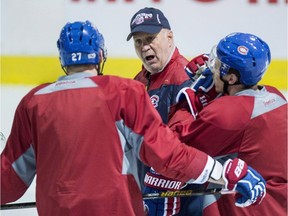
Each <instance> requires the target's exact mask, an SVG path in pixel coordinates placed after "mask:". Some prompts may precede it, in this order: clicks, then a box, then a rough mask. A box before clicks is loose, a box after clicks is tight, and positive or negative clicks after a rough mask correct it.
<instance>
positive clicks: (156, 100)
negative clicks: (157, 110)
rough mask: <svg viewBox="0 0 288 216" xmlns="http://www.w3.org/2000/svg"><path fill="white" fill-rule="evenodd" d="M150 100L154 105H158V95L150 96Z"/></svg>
mask: <svg viewBox="0 0 288 216" xmlns="http://www.w3.org/2000/svg"><path fill="white" fill-rule="evenodd" d="M150 99H151V102H152V104H153V106H154V107H158V103H159V96H158V95H152V96H151V97H150Z"/></svg>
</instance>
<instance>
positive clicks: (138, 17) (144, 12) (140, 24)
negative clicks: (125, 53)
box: [126, 7, 171, 41]
mask: <svg viewBox="0 0 288 216" xmlns="http://www.w3.org/2000/svg"><path fill="white" fill-rule="evenodd" d="M162 28H165V29H171V28H170V25H169V22H168V20H167V18H166V17H165V16H164V14H163V13H162V11H160V10H159V9H156V8H152V7H145V8H143V9H141V10H139V11H138V12H137V13H136V14H134V16H133V17H132V19H131V22H130V30H131V32H130V34H129V35H128V37H127V39H126V40H127V41H129V40H130V39H131V37H132V36H133V34H134V33H135V32H146V33H149V34H155V33H158V32H160V31H161V29H162Z"/></svg>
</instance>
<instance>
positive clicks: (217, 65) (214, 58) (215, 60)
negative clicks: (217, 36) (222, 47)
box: [208, 45, 230, 77]
mask: <svg viewBox="0 0 288 216" xmlns="http://www.w3.org/2000/svg"><path fill="white" fill-rule="evenodd" d="M208 67H209V69H210V70H211V71H212V72H213V73H214V72H215V71H219V72H220V76H221V77H222V76H225V75H226V74H227V73H228V71H229V69H230V66H229V65H227V64H225V63H224V62H222V61H220V59H219V57H218V55H217V45H215V46H213V48H212V50H211V52H210V54H209V60H208Z"/></svg>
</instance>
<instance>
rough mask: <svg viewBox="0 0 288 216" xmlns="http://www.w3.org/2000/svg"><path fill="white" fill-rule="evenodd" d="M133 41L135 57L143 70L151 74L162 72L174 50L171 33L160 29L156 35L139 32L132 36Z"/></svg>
mask: <svg viewBox="0 0 288 216" xmlns="http://www.w3.org/2000/svg"><path fill="white" fill-rule="evenodd" d="M133 40H134V47H135V50H136V53H137V56H138V57H139V58H140V59H141V61H142V63H143V65H144V67H145V69H146V70H148V71H149V72H150V73H151V74H155V73H158V72H160V71H162V70H163V68H164V67H165V66H166V64H167V63H168V60H169V57H170V56H171V55H172V51H173V49H174V42H173V33H172V31H171V30H168V29H162V30H161V31H160V32H159V33H156V34H148V33H144V32H139V33H135V34H134V35H133Z"/></svg>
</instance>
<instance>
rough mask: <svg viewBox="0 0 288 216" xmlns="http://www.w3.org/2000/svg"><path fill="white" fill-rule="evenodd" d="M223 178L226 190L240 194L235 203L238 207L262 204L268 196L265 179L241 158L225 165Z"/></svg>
mask: <svg viewBox="0 0 288 216" xmlns="http://www.w3.org/2000/svg"><path fill="white" fill-rule="evenodd" d="M222 177H223V179H224V182H225V189H228V190H233V191H234V190H236V191H237V192H238V193H239V194H240V197H238V198H237V199H236V202H235V205H236V206H238V207H247V206H250V205H252V204H260V203H261V201H262V199H263V198H264V197H265V195H266V182H265V180H264V178H263V177H262V176H261V175H260V174H259V173H258V172H256V170H254V169H253V168H251V167H248V166H247V164H246V163H245V162H244V161H243V160H241V159H239V158H235V159H234V160H231V159H229V160H227V161H226V162H225V163H224V165H223V175H222Z"/></svg>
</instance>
